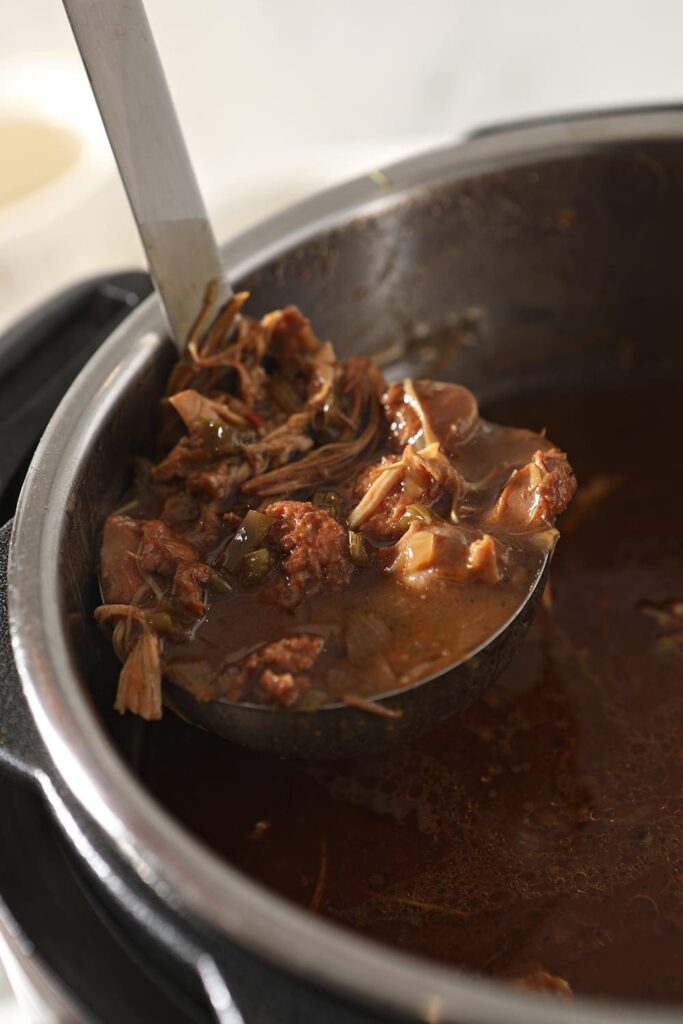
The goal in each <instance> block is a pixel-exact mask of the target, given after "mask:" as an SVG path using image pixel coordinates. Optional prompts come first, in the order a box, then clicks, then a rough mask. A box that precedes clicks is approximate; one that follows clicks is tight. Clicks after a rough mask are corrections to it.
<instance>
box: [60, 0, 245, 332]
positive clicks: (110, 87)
mask: <svg viewBox="0 0 683 1024" xmlns="http://www.w3.org/2000/svg"><path fill="white" fill-rule="evenodd" d="M64 6H65V8H66V11H67V15H68V17H69V21H70V23H71V28H72V29H73V33H74V35H75V37H76V41H77V43H78V48H79V50H80V52H81V57H82V58H83V63H84V64H85V67H86V70H87V73H88V78H89V80H90V84H91V86H92V89H93V92H94V93H95V99H96V100H97V105H98V107H99V109H100V113H101V115H102V120H103V121H104V126H105V128H106V130H107V135H108V136H109V141H110V143H111V147H112V149H113V151H114V156H115V158H116V162H117V164H118V168H119V173H120V174H121V178H122V179H123V184H124V186H125V189H126V193H127V195H128V201H129V202H130V205H131V209H132V211H133V215H134V217H135V221H136V224H137V227H138V231H139V233H140V238H141V240H142V244H143V246H144V249H145V253H146V256H147V262H148V264H149V267H150V270H151V272H152V277H153V278H154V283H155V285H156V288H157V291H158V292H159V295H160V297H161V300H162V303H163V306H164V309H165V312H166V317H167V321H168V324H169V326H170V328H171V335H172V337H174V338H175V340H176V343H177V345H178V348H179V349H181V350H182V349H183V347H184V344H185V340H186V338H187V335H188V333H189V331H190V328H191V327H192V325H193V324H194V323H195V321H196V320H197V317H198V316H199V314H200V312H201V311H203V310H204V305H205V298H206V295H207V286H208V285H209V284H210V283H211V282H214V287H215V294H214V295H213V298H212V301H211V302H210V303H208V305H207V306H206V313H207V318H208V321H209V322H210V321H211V319H212V314H215V312H216V311H217V310H218V309H219V308H220V307H221V306H222V305H223V304H224V303H225V302H226V301H227V300H228V299H229V298H230V295H231V294H232V290H231V287H230V284H229V281H228V279H227V277H226V275H225V273H224V271H223V264H222V262H221V257H220V254H219V252H218V247H217V245H216V239H215V237H214V233H213V229H212V227H211V225H210V223H209V219H208V216H207V213H206V208H205V206H204V200H203V199H202V196H201V194H200V191H199V185H198V184H197V179H196V177H195V174H194V170H193V168H192V164H191V163H190V157H189V154H188V152H187V147H186V146H185V140H184V138H183V135H182V132H181V130H180V124H179V122H178V118H177V116H176V112H175V108H174V106H173V100H172V99H171V94H170V92H169V90H168V85H167V84H166V77H165V75H164V71H163V68H162V66H161V61H160V60H159V54H158V52H157V49H156V45H155V43H154V38H153V36H152V31H151V29H150V26H149V22H148V20H147V16H146V14H145V9H144V7H143V5H142V2H141V0H64ZM169 168H172V170H171V171H170V172H169Z"/></svg>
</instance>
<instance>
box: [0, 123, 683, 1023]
mask: <svg viewBox="0 0 683 1024" xmlns="http://www.w3.org/2000/svg"><path fill="white" fill-rule="evenodd" d="M682 136H683V108H680V107H672V106H665V107H659V108H647V109H644V110H635V111H634V110H629V111H612V112H607V113H604V112H600V113H597V114H579V115H571V116H568V117H566V118H560V119H557V120H554V121H541V122H539V123H534V122H532V123H526V124H524V125H521V126H519V127H515V126H512V127H508V128H505V127H504V126H503V127H502V128H500V129H495V130H493V131H491V132H486V131H485V132H483V133H481V134H479V135H477V136H476V137H474V138H472V139H470V140H468V141H466V142H464V143H460V144H454V145H452V146H448V147H443V148H439V149H436V150H431V151H428V152H426V153H424V154H420V155H417V156H415V157H411V158H409V159H407V160H403V161H401V162H399V163H397V164H394V165H392V166H390V167H388V168H386V169H384V170H383V171H382V173H381V174H378V173H377V172H373V173H371V174H368V175H366V176H364V177H360V178H357V179H355V180H353V181H351V182H349V183H348V184H345V185H342V186H339V187H336V188H333V189H330V190H327V191H325V192H322V193H320V194H318V195H315V196H313V197H312V198H310V199H307V200H304V201H303V202H301V203H298V204H297V205H295V206H294V207H290V208H289V209H287V210H285V211H283V212H282V213H279V214H276V215H275V216H273V217H270V218H269V219H268V220H266V221H265V222H263V223H262V224H260V225H258V226H257V227H255V228H253V229H251V230H249V231H247V232H245V233H244V234H242V235H240V236H239V237H238V238H236V239H235V240H234V241H232V242H230V243H228V244H227V245H226V246H224V248H223V257H224V262H225V266H226V267H227V268H228V270H229V272H230V275H231V278H232V279H233V280H234V281H235V282H237V283H239V281H240V280H241V279H243V278H244V277H245V276H246V275H247V274H248V273H250V272H252V271H254V270H255V269H257V268H258V267H259V266H261V265H263V264H264V263H268V262H270V261H271V260H272V259H273V258H275V257H277V256H278V255H280V254H282V253H284V252H285V251H287V250H289V249H291V248H293V247H296V246H297V245H300V244H301V243H302V242H303V241H305V240H306V239H309V238H311V237H314V236H316V235H318V234H320V233H322V232H324V231H326V230H328V229H330V228H332V227H339V226H340V225H342V224H344V223H347V222H348V221H349V220H352V219H355V218H357V217H359V216H368V215H369V216H372V215H375V214H377V213H379V212H381V210H382V209H385V208H388V207H390V206H393V205H394V204H397V203H400V202H401V201H402V200H404V199H406V198H407V197H408V196H410V195H413V194H415V193H416V192H419V191H420V190H422V189H427V188H432V187H435V186H438V185H439V184H443V183H445V182H451V181H455V180H459V179H463V178H469V177H473V176H476V175H481V174H485V173H491V172H497V171H501V170H503V169H508V168H511V167H514V166H519V165H524V164H531V163H533V164H535V165H538V164H539V163H543V162H546V161H548V160H551V159H555V158H558V157H561V156H563V155H565V156H566V155H570V154H571V155H576V154H578V153H581V152H588V151H595V150H597V149H601V148H604V147H605V146H611V145H619V146H629V145H631V144H638V143H644V142H648V143H650V142H653V141H657V140H660V141H665V140H669V141H671V140H678V141H680V139H681V137H682ZM166 344H168V342H167V341H165V340H164V326H163V318H162V315H161V311H160V309H159V306H158V303H157V300H156V297H155V296H151V297H150V298H149V299H148V300H147V301H146V302H145V303H143V304H142V306H141V307H139V309H138V310H136V311H135V312H134V313H133V314H131V316H130V317H129V318H128V319H127V320H126V321H125V322H124V323H123V324H122V325H121V326H120V327H119V328H118V329H117V330H116V331H115V332H114V333H113V334H112V336H111V337H110V338H109V339H108V340H107V341H106V342H105V343H104V345H103V346H102V348H101V349H100V350H99V351H98V352H97V353H96V355H95V356H94V357H93V358H92V359H91V360H90V362H89V363H88V364H87V366H86V367H85V368H84V369H83V370H82V371H81V373H80V374H79V376H78V377H77V379H76V380H75V382H74V383H73V385H72V386H71V388H70V389H69V391H68V392H67V394H66V395H65V397H64V399H63V400H62V402H61V404H60V406H59V408H58V409H57V411H56V412H55V414H54V416H53V418H52V420H51V422H50V424H49V426H48V428H47V430H46V431H45V434H44V436H43V439H42V441H41V443H40V445H39V447H38V449H37V451H36V453H35V456H34V458H33V460H32V462H31V465H30V468H29V470H28V474H27V477H26V481H25V483H24V487H23V489H22V493H21V496H20V499H19V503H18V506H17V513H16V518H15V521H14V529H13V534H12V541H11V547H10V554H9V569H8V606H9V614H10V629H11V636H12V646H13V651H14V657H15V660H16V664H17V668H18V671H19V675H20V678H21V681H22V686H23V690H24V693H25V696H26V698H27V701H28V704H29V706H30V709H31V713H32V715H33V718H34V720H35V722H36V725H37V727H38V729H39V731H40V734H41V736H42V739H43V741H44V742H45V744H46V746H47V748H48V751H49V753H50V755H51V757H52V759H53V761H54V764H55V766H56V770H57V772H58V773H59V775H60V776H61V778H62V779H63V780H64V782H65V783H66V785H67V787H68V788H69V790H70V791H71V793H73V795H74V796H75V797H76V799H77V800H78V801H79V803H80V804H81V805H82V806H83V807H84V809H85V810H86V812H87V813H88V814H89V815H90V816H91V817H92V818H93V819H94V820H95V822H96V823H97V825H98V826H99V827H100V828H101V829H102V830H103V831H104V832H105V833H106V835H107V836H108V838H109V839H110V840H111V842H112V843H113V844H114V845H115V847H116V848H117V850H118V851H119V853H120V854H121V855H122V856H123V858H124V860H125V861H126V862H127V863H128V864H129V865H130V866H131V867H132V869H133V870H134V871H135V873H136V874H137V875H138V876H139V877H140V879H141V880H142V882H143V883H144V885H145V886H147V887H151V888H153V889H154V890H155V892H156V893H157V894H159V895H160V896H161V898H162V899H164V900H166V901H168V902H172V904H173V906H174V909H176V910H177V909H180V911H181V912H183V913H186V914H189V915H191V916H193V917H195V918H198V919H199V920H200V921H202V922H204V923H207V924H209V925H210V926H211V927H212V928H213V929H215V930H217V931H219V932H222V933H224V934H226V935H227V936H228V937H229V938H230V939H231V940H232V941H233V942H237V943H238V944H240V945H242V946H243V947H244V948H246V949H249V950H250V951H252V952H254V953H256V954H258V955H260V956H262V957H263V958H265V959H266V960H267V961H269V962H271V963H274V964H276V965H277V966H278V967H280V968H281V969H284V970H286V971H289V972H292V973H294V974H296V975H299V976H302V975H303V976H305V978H306V979H307V980H310V981H314V982H316V983H318V984H321V985H323V986H325V987H328V988H332V989H334V990H337V991H339V992H343V993H344V994H345V995H346V996H347V997H355V998H356V999H357V1000H359V1001H361V1002H362V1003H365V1004H366V1005H367V1004H369V1005H375V1006H381V1007H383V1008H385V1009H391V1010H394V1011H398V1012H400V1013H403V1014H405V1013H409V1014H412V1015H414V1016H415V1017H417V1018H419V1019H423V1020H427V1021H434V1022H436V1021H443V1022H445V1021H455V1020H456V1019H457V1020H461V1019H467V1020H468V1021H471V1022H472V1024H485V1022H493V1021H500V1020H503V1019H504V1020H506V1021H508V1022H509V1024H515V1022H519V1024H549V1022H557V1024H565V1022H566V1024H607V1022H610V1021H613V1022H614V1024H616V1022H620V1024H629V1022H631V1024H636V1022H638V1021H642V1018H643V1010H644V1007H643V1006H642V1004H637V1003H626V1002H622V1001H616V1000H614V1001H610V1002H598V1001H595V1000H590V999H585V998H582V997H576V998H575V999H574V1000H572V1001H571V1002H567V1003H566V1004H564V1003H561V1002H560V1001H558V1000H555V999H552V998H549V997H544V996H542V995H538V994H524V993H523V992H517V991H514V990H513V989H512V988H511V987H509V986H508V985H505V984H503V983H501V982H499V981H496V980H494V979H486V978H478V977H476V976H475V975H473V974H468V973H466V972H464V971H461V970H458V969H455V968H447V967H444V966H438V965H435V964H432V963H430V962H428V961H426V960H422V959H419V958H417V957H415V956H412V955H408V954H406V953H402V952H400V951H395V950H391V949H389V948H388V947H384V946H381V945H380V944H378V943H375V942H374V941H372V940H370V939H366V938H363V937H361V936H358V935H351V934H349V933H347V932H345V931H343V930H342V929H341V928H339V927H337V926H336V925H334V924H333V923H331V922H328V921H325V920H321V919H319V918H316V917H314V916H313V915H311V914H309V913H308V912H306V911H305V910H302V909H299V908H297V907H294V906H292V905H290V904H289V903H288V902H287V901H286V900H285V899H283V898H282V897H280V896H277V895H274V894H272V893H270V892H269V891H268V890H267V889H266V888H265V887H264V886H261V885H259V884H258V883H255V882H253V881H251V880H250V879H248V878H247V877H246V876H244V875H243V874H242V873H241V872H239V871H238V870H237V869H236V868H233V867H232V866H231V865H229V864H227V863H225V862H224V861H222V860H221V859H220V858H219V857H218V856H216V855H215V854H213V853H211V852H210V851H209V850H208V849H207V848H206V847H204V846H203V844H202V843H201V842H200V841H199V840H197V839H195V838H194V837H193V836H191V835H190V834H189V833H188V832H187V831H186V830H185V829H184V828H183V827H182V826H181V825H180V824H178V823H177V822H176V821H175V820H174V819H173V818H172V817H171V816H170V815H169V814H168V813H167V812H166V811H165V810H163V809H162V808H161V807H160V806H159V805H158V804H157V803H156V801H155V800H154V799H153V798H152V797H151V796H150V795H149V794H148V793H147V792H146V791H145V790H144V789H143V787H142V786H141V785H140V784H139V782H138V781H137V780H136V779H135V777H134V776H133V774H132V772H131V771H130V770H129V768H128V767H127V765H126V764H125V763H124V761H123V760H122V759H121V758H120V756H119V755H118V754H117V753H116V751H115V750H114V748H113V747H112V746H111V744H110V742H109V740H108V737H107V735H106V733H105V732H104V729H103V728H102V726H101V725H100V723H99V721H98V719H97V717H96V715H95V713H94V710H93V709H92V707H91V706H90V704H89V702H88V701H87V700H86V699H84V695H83V693H82V689H81V685H80V683H79V680H78V676H77V672H76V670H75V666H74V664H73V661H72V658H71V655H70V652H69V648H68V644H67V642H66V637H65V634H64V631H63V624H62V618H61V612H60V599H59V594H60V584H59V575H58V563H59V559H58V553H59V550H60V545H61V539H62V536H63V533H64V526H65V522H66V519H67V517H68V515H69V509H70V507H71V502H72V494H73V481H74V479H75V476H76V472H77V469H78V467H79V466H81V465H83V464H84V462H85V461H86V460H87V459H88V458H89V457H90V456H91V452H92V445H93V439H94V438H95V436H96V435H97V434H98V432H99V429H100V427H101V424H102V423H103V421H104V420H105V418H106V416H107V413H108V411H109V410H110V409H111V408H112V406H113V405H114V404H116V402H117V401H118V399H119V397H120V396H121V395H122V394H123V393H124V392H125V390H126V389H127V388H128V386H129V385H130V384H131V383H132V381H133V380H135V379H136V378H137V377H138V375H139V374H140V373H141V372H142V371H143V369H144V367H145V366H146V365H149V363H150V362H151V361H153V358H154V355H155V353H156V352H157V350H158V348H159V347H160V346H162V345H166ZM647 1014H648V1019H652V1020H653V1021H661V1022H673V1021H680V1019H681V1018H680V1013H677V1012H676V1010H675V1009H674V1008H673V1007H672V1008H670V1009H669V1010H666V1009H665V1010H659V1009H657V1008H655V1007H650V1006H648V1007H647Z"/></svg>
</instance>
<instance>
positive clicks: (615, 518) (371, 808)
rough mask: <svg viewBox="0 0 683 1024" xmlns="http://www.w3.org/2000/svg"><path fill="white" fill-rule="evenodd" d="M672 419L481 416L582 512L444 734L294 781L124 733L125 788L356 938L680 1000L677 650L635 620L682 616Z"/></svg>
mask: <svg viewBox="0 0 683 1024" xmlns="http://www.w3.org/2000/svg"><path fill="white" fill-rule="evenodd" d="M681 408H683V390H681V389H674V388H672V389H669V390H657V391H652V392H644V391H638V392H630V393H629V392H626V391H614V392H608V393H605V392H601V393H597V392H586V393H582V394H577V393H565V394H562V393H557V394H551V395H545V396H543V397H541V396H538V397H532V398H525V399H524V400H521V399H520V400H519V401H514V402H512V401H511V402H507V403H505V404H504V405H502V404H500V405H498V406H497V407H496V408H493V409H492V408H489V409H486V410H485V412H486V414H487V415H488V416H489V417H490V418H492V419H496V420H497V421H499V422H508V423H525V424H527V425H529V426H530V427H533V428H534V429H541V428H543V427H547V429H548V433H549V434H550V436H551V437H552V438H553V439H554V440H555V441H557V443H558V444H560V445H561V446H562V447H563V448H565V449H566V450H567V451H569V452H570V453H571V458H572V463H573V465H574V467H575V470H576V474H577V477H578V480H579V488H580V490H579V495H580V494H581V488H582V486H583V490H584V495H585V496H587V497H584V499H583V500H582V499H581V498H580V497H579V499H578V503H577V505H576V506H575V507H574V508H573V510H571V509H570V512H569V513H568V514H567V516H566V517H565V522H564V524H563V523H562V522H560V524H559V525H560V529H561V531H562V534H563V536H562V539H561V542H560V545H559V548H558V551H557V554H556V556H555V561H554V564H553V570H552V602H551V606H550V607H547V608H546V609H545V610H544V611H543V612H542V613H540V614H539V616H538V618H537V620H536V622H535V624H534V626H533V627H532V630H531V632H530V634H529V636H528V638H527V640H526V641H525V643H524V645H523V648H522V650H521V651H520V652H519V654H518V655H517V656H516V657H515V659H514V661H513V663H512V664H511V665H510V667H509V668H508V669H507V670H506V672H505V673H504V674H503V676H502V677H501V678H500V680H499V681H498V683H497V684H496V685H495V686H494V687H493V688H492V689H491V690H490V691H489V693H488V694H487V695H486V696H485V698H484V699H483V700H481V701H480V702H479V703H478V704H477V705H476V706H474V707H472V708H470V709H469V710H468V711H467V712H466V713H465V714H463V715H462V716H461V717H459V718H456V719H453V720H451V721H450V722H448V723H446V724H445V725H444V726H442V727H441V728H439V729H437V730H436V731H434V732H432V733H431V734H430V735H428V736H426V737H424V738H423V739H422V740H420V741H418V742H415V743H413V744H412V745H410V746H407V747H405V748H404V749H401V750H398V751H395V752H393V753H390V754H387V755H382V756H375V757H369V758H366V759H363V760H358V761H355V762H342V763H336V764H328V765H322V764H317V765H316V764H309V765H303V764H296V763H288V762H286V761H278V760H275V759H271V758H267V757H265V756H263V755H259V754H252V753H248V752H245V751H241V750H239V749H237V748H235V747H232V746H230V745H229V744H227V743H225V742H224V741H221V740H220V739H217V738H215V737H212V736H210V735H208V734H207V733H203V732H199V731H197V730H194V729H192V728H191V727H189V726H186V725H185V724H183V723H182V722H180V721H177V720H175V719H173V718H172V716H170V715H168V716H166V718H165V719H164V721H163V722H161V723H159V724H155V725H153V726H151V727H148V728H147V731H146V737H147V746H146V749H145V752H144V756H143V760H142V765H141V773H142V777H143V779H144V781H145V782H146V784H147V785H148V786H149V787H150V789H151V790H152V792H153V793H155V794H156V795H157V797H158V798H159V800H160V801H161V802H162V803H163V804H164V805H165V806H166V807H167V808H168V809H169V810H170V811H171V813H173V814H174V815H176V816H177V817H178V818H179V819H180V821H181V822H183V823H184V824H185V825H186V826H187V827H188V828H189V829H190V830H191V831H192V832H194V833H195V834H197V835H198V836H199V837H201V838H202V839H203V840H204V841H205V842H206V843H207V844H208V845H209V846H211V847H212V848H213V849H214V850H216V851H217V852H218V853H220V854H221V855H223V856H224V857H225V858H226V859H228V860H230V861H231V862H232V863H234V864H236V865H237V866H238V867H240V868H241V869H242V870H244V871H245V872H246V873H247V874H249V875H251V876H252V877H253V878H255V879H257V880H259V881H261V882H263V883H264V884H265V885H267V886H269V887H271V888H272V889H274V890H276V891H277V892H279V893H281V894H282V895H284V896H286V897H288V898H289V899H291V900H293V901H295V902H296V903H298V904H300V905H302V906H309V907H310V906H311V905H313V907H314V908H316V907H317V909H318V910H319V912H320V913H324V914H325V915H327V916H329V917H331V918H333V919H334V920H336V921H338V922H340V923H341V924H343V925H344V926H345V927H348V928H353V929H355V930H357V931H359V932H362V933H364V934H365V935H367V936H372V937H374V938H376V939H378V940H381V941H382V942H385V943H389V944H391V945H393V946H398V947H400V948H401V949H403V950H407V951H410V952H413V953H416V954H419V955H422V956H426V957H429V958H432V959H435V960H438V961H441V962H445V963H447V964H453V965H458V966H462V967H466V968H469V969H471V970H474V971H479V972H483V973H485V974H490V975H496V976H501V977H505V978H512V977H519V976H521V975H524V974H525V973H527V972H529V971H530V970H533V969H534V968H537V967H540V968H543V969H544V970H547V971H549V972H552V973H554V974H557V975H559V976H561V977H562V978H564V979H566V980H567V982H568V983H569V984H570V985H571V987H572V990H573V991H575V992H582V993H590V994H596V995H610V996H622V997H628V998H642V999H648V1000H653V1001H660V1002H661V1001H672V1000H674V1001H675V1000H683V973H681V970H680V964H681V962H682V961H683V687H682V683H683V629H681V628H680V627H679V628H678V629H676V628H675V622H674V623H673V624H672V622H669V624H668V625H667V624H663V623H662V622H661V621H660V622H658V620H657V618H656V616H655V615H653V614H648V613H646V611H645V610H644V604H643V603H644V602H645V603H649V604H648V605H647V607H650V608H652V607H654V606H656V605H657V604H658V603H662V602H666V601H670V600H672V599H679V600H682V599H683V544H682V543H681V525H680V523H681V511H680V510H681V506H682V504H683V502H682V498H683V495H682V493H681V491H682V485H681V476H680V471H679V469H677V468H676V466H675V459H676V458H679V457H677V456H674V454H672V450H671V449H672V448H673V447H674V445H675V443H676V442H677V440H678V438H680V436H681ZM679 461H680V458H679ZM591 495H594V496H595V502H594V503H591V502H590V501H589V500H588V498H590V496H591ZM672 621H673V620H672ZM681 626H683V621H681ZM323 860H324V861H325V862H326V871H325V872H324V876H325V877H324V883H325V884H324V887H322V886H321V885H320V884H319V883H320V879H321V863H322V861H323Z"/></svg>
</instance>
